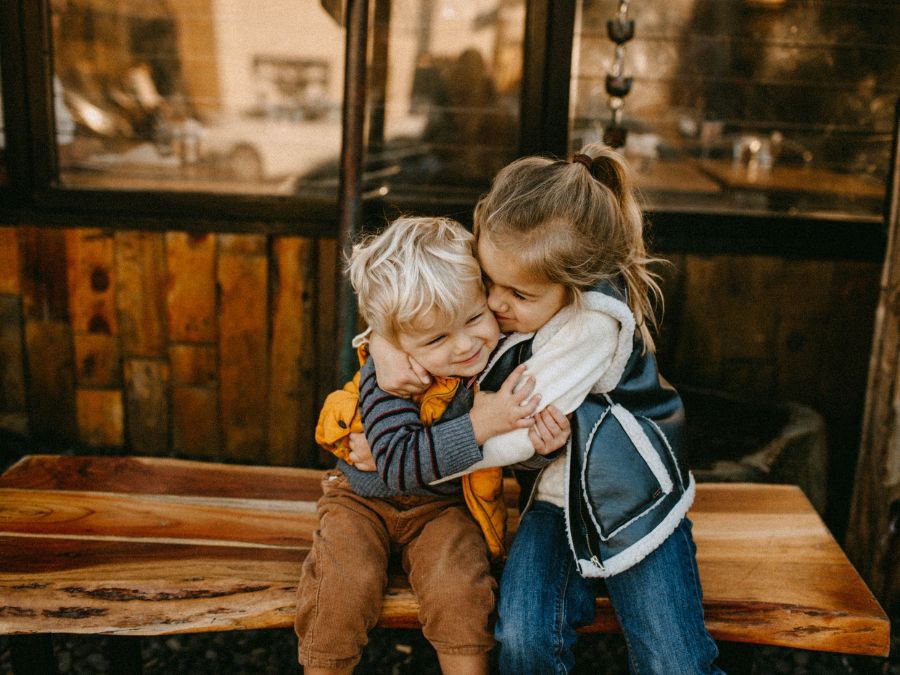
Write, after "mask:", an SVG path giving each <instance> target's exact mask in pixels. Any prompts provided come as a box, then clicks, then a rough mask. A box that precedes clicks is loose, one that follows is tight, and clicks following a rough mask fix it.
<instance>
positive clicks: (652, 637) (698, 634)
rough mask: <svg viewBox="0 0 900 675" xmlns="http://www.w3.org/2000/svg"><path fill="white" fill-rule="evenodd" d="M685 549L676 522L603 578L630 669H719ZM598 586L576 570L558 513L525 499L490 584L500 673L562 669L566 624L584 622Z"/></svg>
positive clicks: (566, 664)
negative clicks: (496, 578)
mask: <svg viewBox="0 0 900 675" xmlns="http://www.w3.org/2000/svg"><path fill="white" fill-rule="evenodd" d="M695 548H696V547H695V546H694V541H693V539H692V538H691V523H690V521H689V520H688V519H687V518H685V519H684V520H683V521H682V522H681V524H680V525H679V526H678V528H677V529H676V530H675V532H674V533H672V535H671V536H670V537H669V538H668V539H667V540H666V541H665V542H663V543H662V544H661V545H660V547H659V548H657V549H656V550H655V551H654V552H653V553H651V554H650V555H649V556H647V557H646V558H645V559H644V560H642V561H641V562H640V563H638V564H637V565H635V566H634V567H632V568H631V569H628V570H626V571H624V572H622V573H620V574H617V575H615V576H613V577H610V578H608V579H606V580H605V582H606V588H607V591H608V592H609V598H610V601H611V602H612V606H613V609H614V610H615V612H616V616H617V617H618V619H619V623H620V624H621V626H622V631H623V633H624V635H625V641H626V644H627V645H628V660H629V670H630V671H631V672H632V673H634V674H639V675H650V674H655V675H696V674H698V673H722V671H721V670H719V668H717V667H716V666H715V665H714V663H713V662H714V661H715V659H716V657H717V656H718V648H717V647H716V643H715V642H714V641H713V639H712V638H711V637H710V635H709V633H708V632H707V630H706V626H705V625H704V623H703V607H702V605H701V590H700V579H699V576H698V574H697V563H696V560H695V558H694V552H695ZM602 584H603V580H599V579H584V578H582V577H581V576H580V575H579V574H578V571H577V570H576V568H575V560H574V558H573V556H572V552H571V551H570V549H569V545H568V541H567V537H566V529H565V522H564V517H563V511H562V509H560V508H559V507H556V506H554V505H552V504H549V503H547V502H540V501H537V502H534V503H533V504H532V506H531V508H530V509H529V510H528V511H527V512H526V513H525V515H524V516H523V517H522V520H521V523H520V524H519V529H518V531H517V532H516V536H515V539H514V540H513V544H512V548H511V550H510V555H509V560H508V561H507V562H506V566H505V568H504V570H503V576H502V578H501V581H500V605H499V619H498V622H497V628H496V632H495V637H496V638H497V640H498V642H499V643H500V654H499V659H500V671H501V672H502V673H505V674H508V675H528V674H531V673H535V674H537V673H541V674H543V673H548V674H549V673H553V674H556V673H568V672H570V671H571V670H572V668H573V667H574V666H575V655H574V654H573V652H572V648H573V647H574V646H575V641H576V640H577V639H578V634H577V633H576V632H575V629H576V628H577V627H579V626H583V625H585V624H587V623H590V621H591V620H592V619H593V617H594V607H595V605H594V602H595V599H596V597H597V592H598V590H600V589H601V588H602Z"/></svg>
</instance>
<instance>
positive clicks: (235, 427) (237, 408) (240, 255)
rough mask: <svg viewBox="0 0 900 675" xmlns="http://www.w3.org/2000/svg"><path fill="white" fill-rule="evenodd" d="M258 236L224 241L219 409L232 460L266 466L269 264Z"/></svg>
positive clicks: (220, 267) (220, 272)
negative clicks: (255, 462)
mask: <svg viewBox="0 0 900 675" xmlns="http://www.w3.org/2000/svg"><path fill="white" fill-rule="evenodd" d="M261 239H262V238H261V237H256V236H246V235H244V236H237V235H235V236H229V237H223V241H222V243H221V247H220V251H219V260H218V266H217V279H218V284H219V288H220V289H221V299H220V307H219V405H220V413H221V417H220V420H221V425H222V448H223V451H224V453H225V456H226V457H227V458H229V459H243V460H247V461H261V460H263V459H264V457H265V445H266V428H267V426H268V424H267V421H266V414H267V410H266V386H265V381H266V380H265V377H266V373H267V372H268V371H267V362H268V353H267V347H268V317H267V312H266V310H267V306H268V274H267V271H268V261H267V259H266V256H265V255H263V253H264V248H263V247H262V246H261V245H260V244H259V243H258V242H259V241H260V240H261Z"/></svg>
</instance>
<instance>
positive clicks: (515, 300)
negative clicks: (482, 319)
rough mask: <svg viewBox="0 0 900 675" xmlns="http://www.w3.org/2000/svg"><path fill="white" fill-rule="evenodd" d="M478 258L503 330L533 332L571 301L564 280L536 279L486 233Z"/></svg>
mask: <svg viewBox="0 0 900 675" xmlns="http://www.w3.org/2000/svg"><path fill="white" fill-rule="evenodd" d="M478 261H479V262H480V263H481V269H482V271H483V272H484V276H485V280H486V283H487V287H488V306H489V307H490V308H491V311H493V312H494V314H495V315H496V317H497V321H498V322H499V323H500V330H502V331H503V332H504V333H513V332H515V333H532V332H534V331H536V330H537V329H538V328H540V327H541V326H543V325H544V324H545V323H547V322H548V321H549V320H550V319H551V318H552V317H553V315H554V314H556V313H557V312H558V311H559V310H561V309H562V308H563V307H565V306H566V305H567V304H569V302H570V298H569V292H568V290H567V289H566V287H565V286H563V285H562V284H556V283H550V282H549V281H546V280H543V279H535V278H534V277H532V276H531V275H529V274H526V273H525V272H524V271H523V270H522V269H521V267H520V266H519V265H517V264H516V263H515V253H510V252H508V251H501V250H500V249H499V248H497V247H496V246H495V245H494V244H493V242H491V241H490V240H489V239H488V238H487V237H485V236H482V237H479V239H478Z"/></svg>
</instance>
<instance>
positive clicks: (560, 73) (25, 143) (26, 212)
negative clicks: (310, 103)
mask: <svg viewBox="0 0 900 675" xmlns="http://www.w3.org/2000/svg"><path fill="white" fill-rule="evenodd" d="M367 4H368V5H369V6H368V11H369V13H371V12H372V11H373V3H367ZM525 4H526V18H525V34H524V45H523V49H524V55H523V58H524V61H523V77H522V91H521V98H520V120H519V124H520V131H519V151H520V154H523V155H524V154H552V155H556V156H559V157H565V156H566V154H567V145H568V116H569V94H570V86H571V73H570V70H571V58H572V45H573V39H574V25H575V11H576V2H575V0H557V1H556V2H554V1H553V0H526V2H525ZM2 7H3V9H2V14H0V35H2V40H0V71H2V86H3V106H4V120H5V127H6V161H7V174H8V180H7V184H6V185H3V186H0V218H3V222H4V223H5V224H30V225H32V224H33V225H39V226H50V227H52V226H70V227H71V226H80V225H90V226H93V227H97V226H99V227H105V228H110V229H141V230H156V231H167V230H186V231H223V232H252V233H265V234H287V233H290V234H299V235H305V236H326V237H333V236H336V233H337V230H338V210H339V209H338V191H336V193H335V195H334V197H333V198H311V197H309V196H303V195H297V196H293V195H291V196H287V195H279V196H271V195H253V194H246V195H244V194H220V193H195V192H170V191H125V190H99V189H98V190H93V189H91V190H84V189H76V188H66V187H64V186H60V185H58V184H57V183H56V177H55V174H56V172H55V164H56V161H55V146H54V144H53V143H47V142H46V139H51V138H53V131H54V130H53V123H52V120H53V113H52V101H53V99H52V71H51V58H52V45H51V44H50V42H51V34H50V30H49V0H38V1H34V0H10V1H9V2H5V3H2ZM347 15H349V12H348V13H347ZM363 105H365V103H363ZM473 207H474V198H473V199H464V198H446V197H442V196H441V190H440V186H436V187H435V189H434V190H433V191H432V193H431V194H425V195H423V194H422V193H421V192H417V193H415V194H413V193H408V194H404V193H403V192H402V188H398V190H397V191H396V192H394V193H392V194H391V195H390V198H389V199H385V198H381V197H367V198H365V199H364V201H363V204H362V210H361V214H362V215H361V219H362V220H363V223H361V224H360V225H361V226H363V227H364V226H365V225H366V224H372V223H374V224H378V223H383V222H384V219H385V218H390V217H392V216H393V215H395V214H397V213H421V214H434V215H450V216H453V217H456V218H458V219H460V220H461V221H463V222H464V223H470V222H471V213H472V209H473ZM886 209H887V205H886V207H885V212H886ZM200 214H202V215H200ZM648 218H649V221H650V222H651V230H650V232H651V244H652V248H653V249H654V250H659V251H664V252H672V253H702V254H713V253H722V254H761V255H779V256H794V257H797V256H799V257H806V258H831V259H855V260H876V261H880V260H881V259H882V257H883V254H884V249H885V245H886V228H885V222H886V220H885V218H884V217H881V218H871V217H851V218H845V217H828V216H827V215H824V216H820V217H808V216H791V215H788V214H775V215H769V214H766V215H753V214H738V213H728V212H709V213H704V212H694V211H679V210H668V209H659V210H651V211H649V212H648Z"/></svg>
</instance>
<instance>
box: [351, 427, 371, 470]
mask: <svg viewBox="0 0 900 675" xmlns="http://www.w3.org/2000/svg"><path fill="white" fill-rule="evenodd" d="M350 461H351V462H353V466H354V467H355V468H357V469H359V470H360V471H374V470H375V458H374V457H373V456H372V449H371V448H370V447H369V441H367V440H366V435H365V434H357V433H353V434H350Z"/></svg>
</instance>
